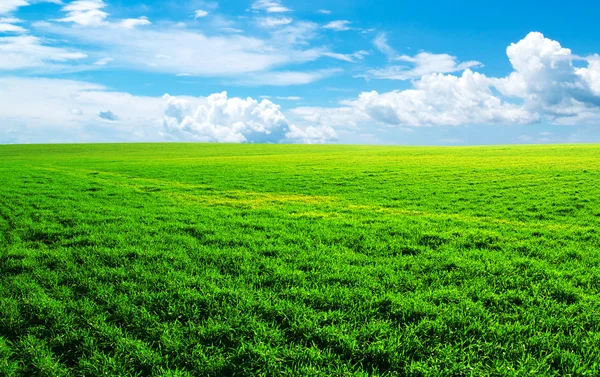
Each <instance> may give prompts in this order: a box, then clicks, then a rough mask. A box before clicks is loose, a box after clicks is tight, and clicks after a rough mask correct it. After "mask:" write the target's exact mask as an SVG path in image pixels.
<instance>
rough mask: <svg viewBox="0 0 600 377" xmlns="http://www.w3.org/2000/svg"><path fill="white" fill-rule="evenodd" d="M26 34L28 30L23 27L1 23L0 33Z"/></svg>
mask: <svg viewBox="0 0 600 377" xmlns="http://www.w3.org/2000/svg"><path fill="white" fill-rule="evenodd" d="M26 32H27V29H25V28H23V27H21V26H18V25H13V24H9V23H5V22H0V33H16V34H23V33H26Z"/></svg>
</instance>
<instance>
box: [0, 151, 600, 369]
mask: <svg viewBox="0 0 600 377" xmlns="http://www.w3.org/2000/svg"><path fill="white" fill-rule="evenodd" d="M599 196H600V146H597V145H566V146H527V147H525V146H514V147H469V148H412V147H410V148H409V147H407V148H398V147H364V146H294V145H216V144H136V145H131V144H130V145H128V144H104V145H30V146H0V376H52V377H56V376H172V377H175V376H180V377H183V376H598V375H600V198H599Z"/></svg>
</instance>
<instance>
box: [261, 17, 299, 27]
mask: <svg viewBox="0 0 600 377" xmlns="http://www.w3.org/2000/svg"><path fill="white" fill-rule="evenodd" d="M291 23H292V19H291V18H289V17H265V18H261V19H259V20H258V24H259V25H260V26H262V27H267V28H271V27H277V26H283V25H288V24H291Z"/></svg>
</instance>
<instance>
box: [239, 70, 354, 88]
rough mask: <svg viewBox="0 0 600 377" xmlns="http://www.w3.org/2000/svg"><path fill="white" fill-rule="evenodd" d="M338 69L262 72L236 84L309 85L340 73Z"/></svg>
mask: <svg viewBox="0 0 600 377" xmlns="http://www.w3.org/2000/svg"><path fill="white" fill-rule="evenodd" d="M341 71H342V70H340V69H322V70H317V71H282V72H264V73H258V74H251V75H248V76H247V77H246V78H243V79H240V81H239V82H238V84H242V85H249V86H258V85H261V86H291V85H304V84H310V83H312V82H315V81H319V80H322V79H324V78H327V77H330V76H333V75H335V74H337V73H340V72H341Z"/></svg>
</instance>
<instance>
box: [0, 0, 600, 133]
mask: <svg viewBox="0 0 600 377" xmlns="http://www.w3.org/2000/svg"><path fill="white" fill-rule="evenodd" d="M511 7H512V8H511ZM517 7H519V8H517ZM503 9H505V10H503ZM511 9H512V10H513V11H514V12H512V13H511V12H510V10H511ZM517 9H518V11H517ZM594 10H596V11H597V10H600V5H598V4H594V3H592V2H589V4H587V6H586V10H585V11H583V10H581V9H570V8H568V7H566V6H565V5H564V4H562V5H561V4H559V3H558V2H550V3H545V4H544V7H543V8H541V7H540V6H536V5H535V4H520V3H517V2H508V3H503V7H502V9H500V5H498V4H488V5H486V6H481V5H479V6H478V5H477V3H475V2H472V1H464V2H461V3H460V4H454V5H449V4H444V3H442V2H433V3H430V4H428V5H427V6H425V5H418V4H412V5H406V4H403V5H399V4H393V3H391V2H383V3H378V4H369V2H367V1H353V2H350V3H349V4H347V3H345V2H341V1H325V2H320V3H319V5H318V6H314V7H311V6H310V5H309V4H306V3H301V2H294V1H277V0H258V1H230V2H207V1H196V0H192V1H167V2H157V1H145V2H133V1H102V0H76V1H58V0H37V1H33V0H3V1H2V3H1V4H0V143H3V144H7V143H57V142H148V141H215V142H273V143H280V142H285V143H343V144H356V143H359V144H398V145H479V144H521V143H569V142H600V133H599V132H598V130H599V128H600V56H599V55H598V53H599V52H600V42H599V41H600V38H599V37H600V32H599V31H597V30H595V29H594V28H593V27H592V25H593V16H592V15H593V14H594V13H595V12H594ZM560 20H562V21H560ZM588 20H589V22H587V21H588ZM587 25H590V26H587Z"/></svg>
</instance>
